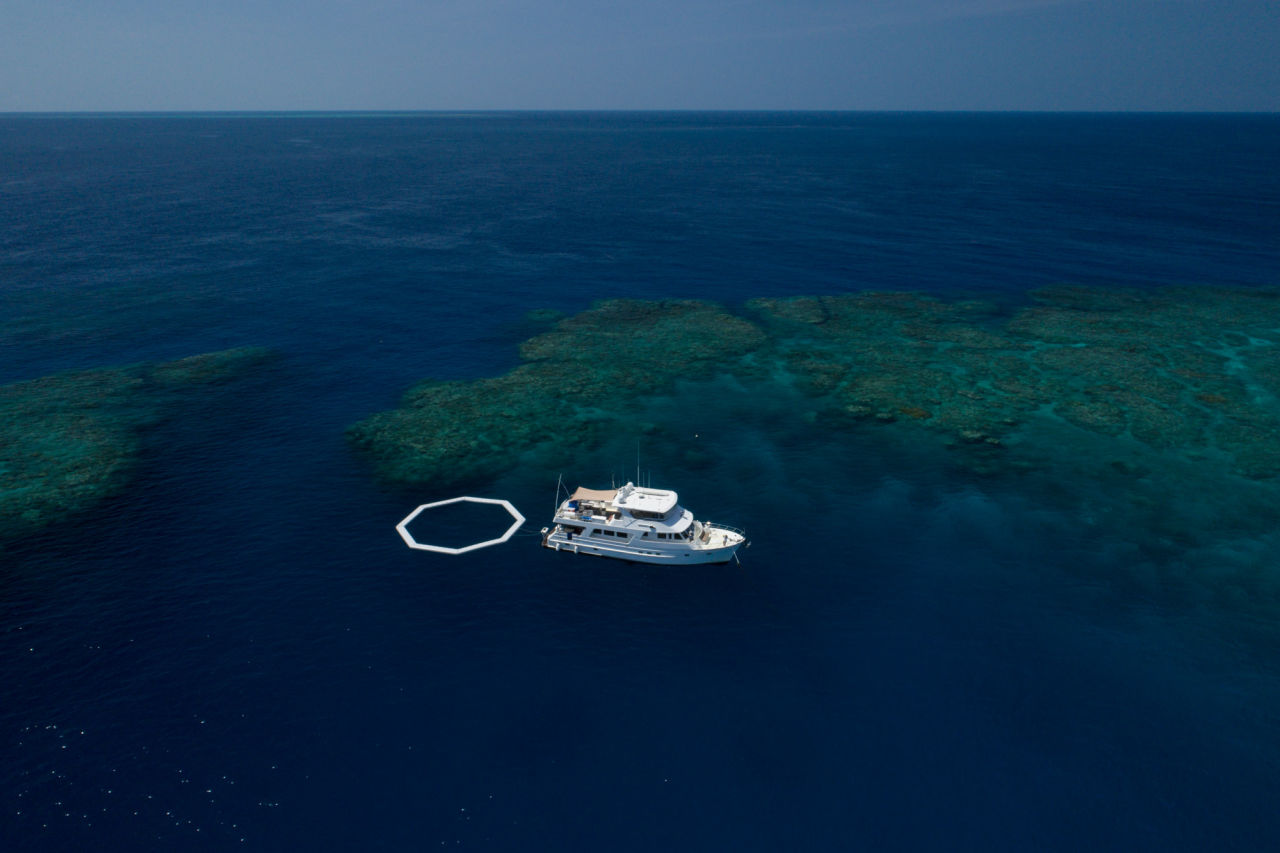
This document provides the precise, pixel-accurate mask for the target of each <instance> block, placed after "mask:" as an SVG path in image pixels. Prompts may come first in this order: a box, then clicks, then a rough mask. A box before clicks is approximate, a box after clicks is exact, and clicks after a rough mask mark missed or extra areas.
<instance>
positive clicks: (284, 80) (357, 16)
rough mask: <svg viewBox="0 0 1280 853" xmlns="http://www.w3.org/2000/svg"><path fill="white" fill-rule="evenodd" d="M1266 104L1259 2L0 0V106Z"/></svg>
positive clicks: (1279, 102) (1274, 56) (1276, 78)
mask: <svg viewBox="0 0 1280 853" xmlns="http://www.w3.org/2000/svg"><path fill="white" fill-rule="evenodd" d="M276 109H281V110H283V109H305V110H330V109H332V110H341V109H444V110H448V109H907V110H916V109H925V110H934V109H941V110H972V109H977V110H988V109H1014V110H1021V109H1032V110H1268V111H1275V110H1277V109H1280V0H1106V2H1098V0H718V2H713V0H613V1H612V2H610V0H595V2H588V0H0V111H10V110H276Z"/></svg>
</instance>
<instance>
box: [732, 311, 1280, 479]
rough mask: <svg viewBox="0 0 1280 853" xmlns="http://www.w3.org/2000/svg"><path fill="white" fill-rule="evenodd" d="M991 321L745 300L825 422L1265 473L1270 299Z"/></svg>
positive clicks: (1271, 455)
mask: <svg viewBox="0 0 1280 853" xmlns="http://www.w3.org/2000/svg"><path fill="white" fill-rule="evenodd" d="M1034 297H1035V300H1036V304H1034V305H1031V306H1028V307H1024V308H1022V309H1021V310H1019V311H1017V312H1015V313H1013V314H1012V315H1011V316H1008V317H1002V316H1001V315H1000V313H999V312H998V311H997V310H996V308H995V307H994V306H989V305H983V304H981V303H974V302H946V301H943V300H938V299H933V298H929V297H924V296H918V295H906V294H874V293H869V294H855V295H849V296H835V297H823V298H818V299H809V298H799V299H789V300H763V299H760V300H754V301H753V302H752V303H751V307H752V308H753V309H754V310H755V311H756V312H757V313H758V315H759V316H760V317H761V321H762V323H763V324H764V325H765V327H766V328H767V329H769V331H770V336H771V339H773V340H774V341H775V342H776V344H777V346H778V349H779V352H780V353H781V357H782V358H783V360H784V361H785V363H786V365H787V368H788V370H789V372H790V373H791V374H793V375H794V376H795V377H796V378H797V380H798V381H799V382H800V384H801V386H802V387H804V388H806V389H809V390H811V391H813V392H814V393H821V394H825V395H827V396H828V397H829V398H830V399H831V400H832V401H833V406H832V407H831V408H829V409H828V410H827V412H826V414H827V415H828V416H829V417H833V418H835V417H844V418H852V419H874V420H878V421H882V422H890V421H897V420H908V421H914V422H917V423H919V424H921V425H923V426H926V427H929V428H931V429H934V430H937V431H939V432H941V433H944V434H946V435H948V436H949V437H951V438H952V439H953V440H955V441H958V442H969V443H985V444H988V445H994V446H999V445H1001V444H1002V443H1004V442H1005V441H1006V440H1008V439H1010V438H1014V437H1019V436H1021V437H1022V438H1023V439H1024V440H1025V438H1026V435H1025V433H1024V432H1023V431H1022V429H1023V427H1025V426H1026V425H1027V424H1029V423H1032V422H1034V421H1036V420H1037V419H1044V418H1057V419H1060V420H1062V421H1065V422H1067V423H1069V424H1071V425H1074V426H1076V427H1079V428H1081V429H1084V430H1088V431H1090V432H1094V433H1099V434H1102V435H1104V436H1112V437H1126V438H1130V439H1133V440H1136V441H1138V442H1141V443H1143V444H1145V445H1148V446H1150V447H1153V448H1159V449H1168V450H1173V451H1176V452H1178V453H1180V454H1182V455H1183V456H1187V457H1193V458H1195V457H1202V456H1204V455H1206V454H1210V455H1212V454H1217V455H1220V456H1223V457H1225V458H1226V459H1227V460H1228V463H1229V465H1230V467H1231V468H1232V470H1234V472H1235V473H1237V474H1241V475H1243V476H1246V477H1250V478H1255V479H1263V478H1272V477H1275V476H1277V475H1280V451H1278V450H1277V448H1276V442H1275V440H1274V439H1275V436H1277V435H1278V434H1280V432H1278V431H1277V429H1278V428H1280V405H1278V403H1280V395H1278V393H1277V392H1280V387H1278V386H1277V381H1278V380H1280V355H1278V353H1277V344H1280V293H1277V292H1276V291H1270V290H1243V289H1239V290H1237V289H1218V288H1213V289H1211V288H1169V289H1164V290H1159V291H1153V292H1139V291H1117V290H1107V289H1099V288H1083V287H1058V288H1048V289H1045V290H1041V291H1038V292H1036V293H1035V294H1034Z"/></svg>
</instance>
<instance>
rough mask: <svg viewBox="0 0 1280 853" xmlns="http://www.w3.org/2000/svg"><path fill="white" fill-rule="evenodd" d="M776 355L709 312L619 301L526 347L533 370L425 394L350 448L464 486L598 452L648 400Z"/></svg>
mask: <svg viewBox="0 0 1280 853" xmlns="http://www.w3.org/2000/svg"><path fill="white" fill-rule="evenodd" d="M764 343H765V337H764V334H763V333H762V332H761V330H760V329H759V328H758V327H756V326H755V325H754V324H752V323H749V322H747V321H746V320H743V319H742V318H740V317H735V316H734V315H732V314H729V313H728V312H726V311H724V310H723V309H721V308H719V307H717V306H714V305H711V304H709V303H705V302H696V301H688V300H667V301H655V302H643V301H637V300H627V299H618V300H611V301H607V302H603V303H600V304H599V305H597V306H595V307H594V308H592V309H591V310H589V311H585V312H583V313H581V314H577V315H575V316H572V317H568V318H566V319H563V320H561V321H560V322H558V323H557V324H556V325H555V327H554V328H553V329H551V330H550V331H548V332H546V333H545V334H542V335H538V336H537V337H534V338H532V339H530V340H528V341H526V342H525V343H524V344H523V345H522V346H521V349H520V352H521V355H522V356H523V357H524V359H525V363H524V364H522V365H520V366H519V367H517V368H516V369H515V370H513V371H512V372H510V373H508V374H506V375H505V376H499V377H495V378H490V379H480V380H477V381H473V382H425V383H422V384H420V385H418V386H416V387H415V388H412V389H411V390H410V391H409V392H408V393H407V394H405V396H404V399H403V400H402V402H401V405H400V407H399V408H397V409H395V410H393V411H390V412H384V413H381V414H377V415H374V416H372V417H370V418H368V419H367V420H365V421H362V422H360V423H358V424H356V425H354V426H353V427H351V428H350V429H349V430H348V436H349V438H350V439H351V441H352V442H353V443H354V444H355V445H356V446H357V447H359V448H360V449H361V450H362V451H363V452H364V453H366V454H367V455H368V456H369V457H370V458H371V459H372V460H373V462H374V464H375V466H376V468H377V470H378V471H379V473H380V474H381V475H382V476H384V477H386V478H387V479H390V480H394V481H400V482H409V483H431V484H433V485H451V484H456V483H461V482H465V481H468V480H471V479H476V478H482V477H487V476H492V475H494V474H497V473H500V472H501V471H503V470H505V469H506V468H508V467H510V466H511V465H513V464H514V463H515V461H516V459H517V458H518V457H519V455H520V454H521V453H522V452H524V451H526V450H529V449H530V448H533V447H535V446H539V445H542V446H546V447H548V448H549V449H551V450H553V451H558V452H560V453H563V454H570V453H572V450H573V448H575V447H579V446H583V445H590V444H591V443H592V442H593V441H594V440H595V437H596V436H597V435H598V434H599V432H600V431H601V430H603V429H606V428H608V427H609V426H610V425H611V424H613V423H615V422H616V421H617V420H618V419H619V418H621V417H623V416H625V414H626V413H628V412H629V411H631V409H632V407H633V406H634V404H635V403H636V401H637V400H638V399H640V398H642V397H643V396H644V395H647V394H652V393H655V392H658V391H661V390H662V389H664V388H666V387H668V386H670V385H671V383H672V382H674V381H676V380H677V379H680V378H689V377H696V376H699V375H714V374H716V373H718V372H721V371H722V370H724V369H726V367H727V366H730V365H733V364H735V363H737V362H740V360H741V359H742V357H743V356H744V355H746V354H748V353H750V352H752V351H753V350H755V349H758V348H759V347H761V346H762V345H763V344H764Z"/></svg>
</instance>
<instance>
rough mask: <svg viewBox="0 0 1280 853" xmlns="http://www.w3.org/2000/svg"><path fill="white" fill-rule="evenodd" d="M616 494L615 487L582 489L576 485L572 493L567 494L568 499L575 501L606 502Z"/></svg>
mask: <svg viewBox="0 0 1280 853" xmlns="http://www.w3.org/2000/svg"><path fill="white" fill-rule="evenodd" d="M617 494H618V490H617V489H584V488H582V486H578V488H576V489H575V490H574V492H573V494H572V495H570V496H569V499H570V500H575V501H605V502H606V503H608V502H609V501H612V500H613V499H614V497H615V496H617Z"/></svg>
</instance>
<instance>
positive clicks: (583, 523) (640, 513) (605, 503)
mask: <svg viewBox="0 0 1280 853" xmlns="http://www.w3.org/2000/svg"><path fill="white" fill-rule="evenodd" d="M746 543H747V537H746V534H744V533H743V532H742V531H741V530H738V529H737V528H734V527H728V526H726V525H723V524H712V523H711V522H709V521H698V520H696V519H695V518H694V517H693V513H692V512H690V511H689V510H687V509H684V508H683V507H681V506H680V503H679V496H678V495H677V494H676V493H675V492H673V491H671V490H670V489H653V488H647V487H641V486H637V485H635V484H634V483H627V484H626V485H625V486H623V487H621V488H619V489H584V488H581V487H579V488H578V489H577V490H576V491H574V493H573V494H572V495H570V496H569V497H568V498H567V499H566V500H565V501H564V502H563V503H561V504H560V505H559V507H557V509H556V514H555V518H554V519H553V526H552V527H544V528H542V544H543V545H544V546H545V547H547V548H552V549H554V550H556V551H569V552H571V553H574V554H591V555H594V556H597V557H613V558H614V559H618V560H631V561H633V562H637V563H678V564H682V565H690V564H694V563H727V562H729V561H730V560H732V559H733V558H734V556H735V554H736V553H737V550H738V548H740V547H742V546H743V545H745V544H746Z"/></svg>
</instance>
